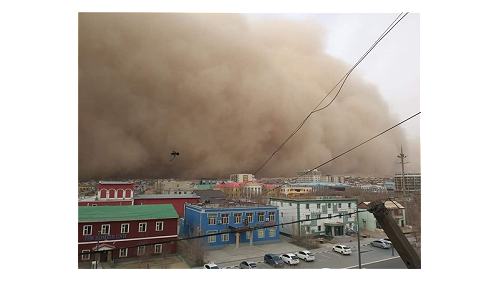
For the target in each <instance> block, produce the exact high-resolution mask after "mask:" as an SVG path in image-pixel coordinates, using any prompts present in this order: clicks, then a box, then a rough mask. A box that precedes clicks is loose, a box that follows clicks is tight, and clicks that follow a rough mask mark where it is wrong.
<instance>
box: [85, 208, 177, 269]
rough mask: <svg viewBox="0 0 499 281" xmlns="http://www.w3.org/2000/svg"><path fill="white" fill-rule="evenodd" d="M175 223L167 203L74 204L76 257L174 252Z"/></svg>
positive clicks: (89, 258) (103, 259)
mask: <svg viewBox="0 0 499 281" xmlns="http://www.w3.org/2000/svg"><path fill="white" fill-rule="evenodd" d="M177 225H178V215H177V212H175V209H174V208H173V206H172V205H171V204H166V205H142V206H133V205H132V206H96V207H78V252H79V253H81V254H80V255H79V256H78V261H79V262H89V263H90V262H91V261H93V260H97V261H101V262H111V261H113V260H115V259H120V258H129V257H136V256H141V255H148V254H151V255H161V254H165V253H176V252H177V244H176V242H175V241H173V240H175V239H176V238H177V235H178V228H177ZM97 244H98V245H99V246H98V248H97ZM143 244H150V245H147V246H146V245H143ZM95 251H97V252H98V253H97V254H90V253H89V252H95ZM86 253H89V254H86Z"/></svg>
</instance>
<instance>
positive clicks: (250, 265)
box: [239, 261, 258, 269]
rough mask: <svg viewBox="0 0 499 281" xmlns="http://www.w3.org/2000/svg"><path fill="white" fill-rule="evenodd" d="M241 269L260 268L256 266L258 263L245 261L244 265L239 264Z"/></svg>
mask: <svg viewBox="0 0 499 281" xmlns="http://www.w3.org/2000/svg"><path fill="white" fill-rule="evenodd" d="M239 268H240V269H256V268H258V267H257V266H256V262H253V261H243V262H242V263H240V264H239Z"/></svg>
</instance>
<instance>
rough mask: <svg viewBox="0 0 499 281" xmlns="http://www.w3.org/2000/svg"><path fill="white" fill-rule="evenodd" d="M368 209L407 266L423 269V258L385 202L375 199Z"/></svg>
mask: <svg viewBox="0 0 499 281" xmlns="http://www.w3.org/2000/svg"><path fill="white" fill-rule="evenodd" d="M368 211H369V212H371V213H372V214H373V215H374V217H375V218H376V220H377V221H378V223H379V224H380V225H381V227H382V228H383V230H384V231H385V233H386V235H387V236H388V238H390V241H391V242H392V245H393V246H392V247H395V250H397V253H398V254H399V255H400V257H401V258H402V260H403V261H404V263H405V265H406V266H407V268H409V269H421V258H420V257H419V256H418V253H416V250H414V248H413V247H412V246H411V243H409V240H407V237H405V235H404V233H403V232H402V230H401V229H400V227H399V226H398V224H397V222H396V221H395V220H394V219H393V218H392V216H391V215H390V212H389V211H388V209H386V207H385V203H383V202H382V201H380V200H375V201H373V202H371V203H370V204H369V206H368Z"/></svg>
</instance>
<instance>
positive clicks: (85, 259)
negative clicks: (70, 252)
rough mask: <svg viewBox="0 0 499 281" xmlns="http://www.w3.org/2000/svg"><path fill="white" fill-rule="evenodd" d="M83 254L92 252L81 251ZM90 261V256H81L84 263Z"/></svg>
mask: <svg viewBox="0 0 499 281" xmlns="http://www.w3.org/2000/svg"><path fill="white" fill-rule="evenodd" d="M81 252H82V253H89V252H90V250H83V251H81ZM89 259H90V254H86V255H81V260H82V261H88V260H89Z"/></svg>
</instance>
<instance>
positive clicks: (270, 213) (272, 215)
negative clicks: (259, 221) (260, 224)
mask: <svg viewBox="0 0 499 281" xmlns="http://www.w3.org/2000/svg"><path fill="white" fill-rule="evenodd" d="M269 221H275V212H269Z"/></svg>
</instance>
